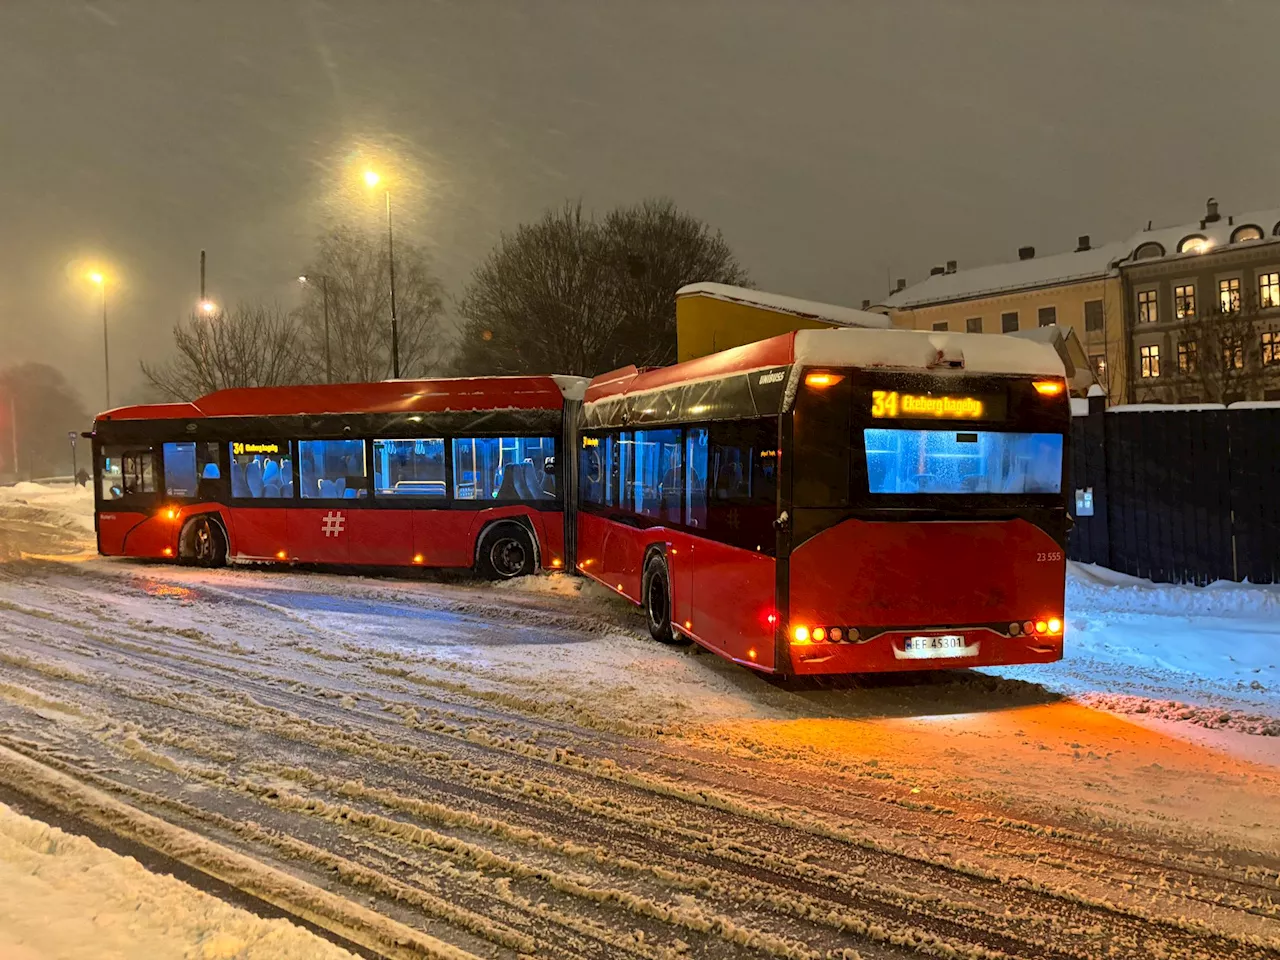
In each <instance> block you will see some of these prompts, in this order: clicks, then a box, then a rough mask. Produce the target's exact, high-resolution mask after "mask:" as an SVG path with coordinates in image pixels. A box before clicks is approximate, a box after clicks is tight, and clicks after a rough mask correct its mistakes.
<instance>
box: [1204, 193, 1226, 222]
mask: <svg viewBox="0 0 1280 960" xmlns="http://www.w3.org/2000/svg"><path fill="white" fill-rule="evenodd" d="M1221 219H1222V215H1221V214H1219V213H1218V201H1217V200H1215V199H1213V197H1210V198H1209V199H1208V200H1206V201H1205V204H1204V222H1205V223H1217V222H1218V221H1219V220H1221Z"/></svg>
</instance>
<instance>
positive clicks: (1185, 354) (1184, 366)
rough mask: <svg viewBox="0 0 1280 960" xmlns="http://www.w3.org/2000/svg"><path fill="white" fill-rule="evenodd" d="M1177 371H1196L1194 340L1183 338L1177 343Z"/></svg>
mask: <svg viewBox="0 0 1280 960" xmlns="http://www.w3.org/2000/svg"><path fill="white" fill-rule="evenodd" d="M1178 372H1179V373H1195V372H1196V342H1195V341H1194V340H1184V341H1183V342H1182V343H1180V344H1178Z"/></svg>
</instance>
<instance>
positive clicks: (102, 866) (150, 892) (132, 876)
mask: <svg viewBox="0 0 1280 960" xmlns="http://www.w3.org/2000/svg"><path fill="white" fill-rule="evenodd" d="M0 890H3V891H4V895H3V896H0V957H4V958H5V960H37V958H39V960H79V958H85V960H88V958H93V960H114V958H120V960H125V958H135V957H184V958H191V960H232V958H234V960H352V954H350V953H348V952H347V951H345V950H342V949H340V948H338V947H336V946H334V945H333V944H331V943H329V942H328V941H326V940H322V939H320V938H319V937H317V936H315V935H314V934H313V933H310V932H309V931H307V930H303V929H302V928H300V927H295V926H294V925H293V924H291V923H289V922H288V921H285V920H264V919H262V918H260V917H257V916H254V915H253V914H251V913H248V912H247V911H244V910H241V909H239V908H238V907H233V906H231V905H229V904H227V903H224V902H223V901H221V900H219V899H217V898H216V897H212V896H210V895H209V894H206V893H202V892H201V891H199V890H196V889H195V888H193V887H189V886H187V885H186V884H185V883H182V882H181V881H178V880H175V879H174V878H173V877H167V876H159V875H156V874H153V873H150V872H148V871H147V870H146V869H145V868H143V867H142V865H141V864H139V863H138V862H137V861H136V860H133V859H132V858H129V857H121V856H118V855H117V854H115V853H112V852H111V851H110V850H104V849H103V848H101V847H99V846H97V845H95V844H94V843H92V842H90V841H89V840H86V839H84V838H83V837H78V836H74V835H72V834H68V833H64V832H63V831H61V830H58V829H57V828H55V827H50V826H48V825H46V824H44V823H41V822H39V821H38V820H32V819H30V818H28V817H24V816H22V815H20V814H18V813H16V812H14V811H13V810H12V809H10V808H9V807H7V806H5V805H4V804H0Z"/></svg>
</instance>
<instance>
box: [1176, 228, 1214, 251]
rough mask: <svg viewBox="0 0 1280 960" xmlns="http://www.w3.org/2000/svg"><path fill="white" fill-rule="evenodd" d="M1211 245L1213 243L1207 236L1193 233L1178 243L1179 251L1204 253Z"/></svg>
mask: <svg viewBox="0 0 1280 960" xmlns="http://www.w3.org/2000/svg"><path fill="white" fill-rule="evenodd" d="M1210 246H1211V244H1210V243H1209V239H1208V238H1207V237H1202V236H1200V235H1199V234H1196V233H1193V234H1192V235H1191V236H1189V237H1183V238H1182V240H1181V242H1179V244H1178V252H1179V253H1204V252H1205V251H1206V250H1208V249H1209V247H1210Z"/></svg>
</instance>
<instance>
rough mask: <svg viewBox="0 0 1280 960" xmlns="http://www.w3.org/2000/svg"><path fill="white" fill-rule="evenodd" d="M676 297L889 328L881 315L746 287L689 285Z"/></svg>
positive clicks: (834, 321) (844, 324) (844, 323)
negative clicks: (696, 297)
mask: <svg viewBox="0 0 1280 960" xmlns="http://www.w3.org/2000/svg"><path fill="white" fill-rule="evenodd" d="M676 296H677V297H693V296H702V297H711V298H712V299H714V300H724V301H727V302H729V303H741V304H744V305H746V306H749V307H761V308H763V309H765V310H773V311H776V312H778V313H789V314H791V315H792V316H796V317H804V318H805V319H806V320H821V321H823V322H825V323H834V324H837V325H838V326H841V327H871V328H875V329H884V328H886V327H889V326H891V323H890V320H889V318H888V317H886V316H885V315H884V314H882V313H870V312H868V311H866V310H854V309H853V308H852V307H839V306H836V305H835V304H832V303H818V302H817V301H816V300H800V299H798V298H796V297H784V296H782V295H781V294H777V293H764V292H763V291H760V290H748V289H747V288H746V287H733V286H730V285H729V284H726V283H690V284H688V285H686V286H683V287H681V288H680V289H679V290H677V291H676Z"/></svg>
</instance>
